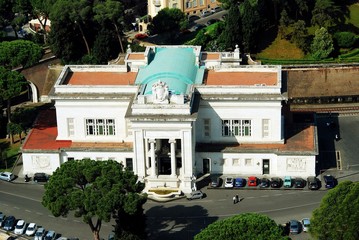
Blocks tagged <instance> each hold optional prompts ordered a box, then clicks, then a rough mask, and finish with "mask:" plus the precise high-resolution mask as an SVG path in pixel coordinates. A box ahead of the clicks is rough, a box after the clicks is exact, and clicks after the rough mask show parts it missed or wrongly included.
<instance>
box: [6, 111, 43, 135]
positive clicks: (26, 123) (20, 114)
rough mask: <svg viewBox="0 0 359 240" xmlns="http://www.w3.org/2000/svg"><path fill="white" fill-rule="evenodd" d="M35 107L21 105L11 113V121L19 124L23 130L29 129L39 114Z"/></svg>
mask: <svg viewBox="0 0 359 240" xmlns="http://www.w3.org/2000/svg"><path fill="white" fill-rule="evenodd" d="M37 112H38V111H37V110H36V109H35V108H31V107H30V108H28V107H24V108H23V107H21V108H20V107H19V108H16V109H15V111H14V112H13V113H12V114H11V122H13V123H16V124H19V125H20V126H21V129H22V130H23V131H27V130H28V129H30V128H31V127H32V124H33V122H34V120H35V118H36V116H37Z"/></svg>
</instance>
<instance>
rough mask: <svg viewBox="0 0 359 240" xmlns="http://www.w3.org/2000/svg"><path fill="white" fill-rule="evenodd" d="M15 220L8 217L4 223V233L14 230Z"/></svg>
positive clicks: (12, 217)
mask: <svg viewBox="0 0 359 240" xmlns="http://www.w3.org/2000/svg"><path fill="white" fill-rule="evenodd" d="M15 223H16V219H15V217H14V216H8V217H7V218H6V219H5V221H4V226H3V229H4V230H6V231H11V230H14V228H15Z"/></svg>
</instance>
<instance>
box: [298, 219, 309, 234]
mask: <svg viewBox="0 0 359 240" xmlns="http://www.w3.org/2000/svg"><path fill="white" fill-rule="evenodd" d="M300 223H301V224H302V227H303V232H308V231H309V226H310V219H309V218H303V219H302V220H301V221H300Z"/></svg>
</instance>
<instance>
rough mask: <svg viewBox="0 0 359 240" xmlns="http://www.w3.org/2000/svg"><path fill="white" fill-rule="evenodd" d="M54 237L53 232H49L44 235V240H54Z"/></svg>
mask: <svg viewBox="0 0 359 240" xmlns="http://www.w3.org/2000/svg"><path fill="white" fill-rule="evenodd" d="M55 237H56V233H55V231H52V230H49V231H48V232H47V233H46V235H45V238H44V239H45V240H54V239H55Z"/></svg>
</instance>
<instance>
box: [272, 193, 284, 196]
mask: <svg viewBox="0 0 359 240" xmlns="http://www.w3.org/2000/svg"><path fill="white" fill-rule="evenodd" d="M282 195H283V194H281V193H278V194H274V195H273V196H282Z"/></svg>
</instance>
